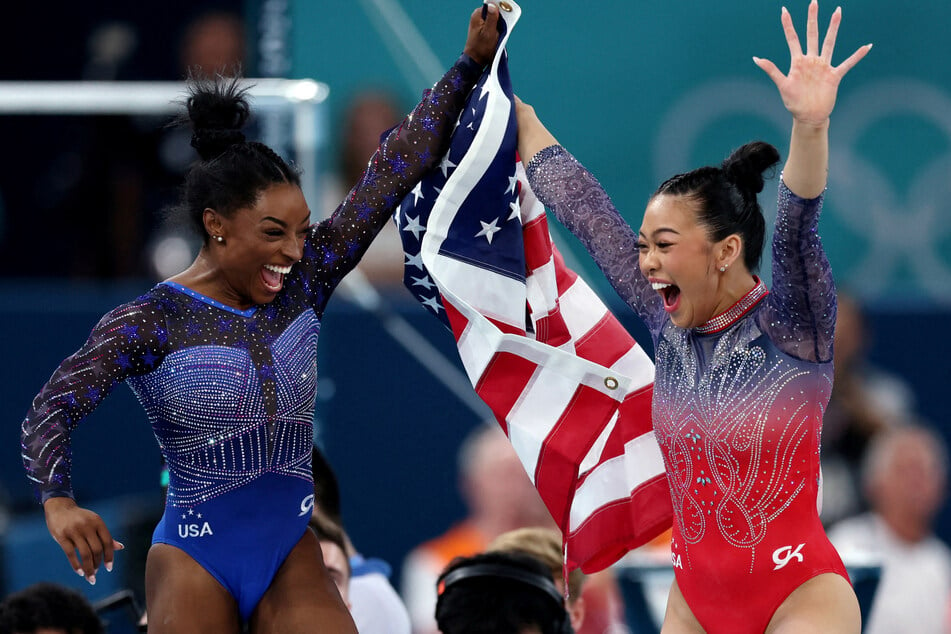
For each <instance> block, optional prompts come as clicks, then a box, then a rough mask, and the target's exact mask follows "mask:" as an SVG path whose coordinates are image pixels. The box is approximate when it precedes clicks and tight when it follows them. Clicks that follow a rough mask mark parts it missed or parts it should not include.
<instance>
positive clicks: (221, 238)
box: [215, 236, 723, 271]
mask: <svg viewBox="0 0 951 634" xmlns="http://www.w3.org/2000/svg"><path fill="white" fill-rule="evenodd" d="M215 240H217V241H218V244H222V243H223V242H224V241H225V239H224V238H223V237H222V236H215ZM720 270H721V271H722V270H723V269H720Z"/></svg>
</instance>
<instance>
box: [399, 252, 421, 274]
mask: <svg viewBox="0 0 951 634" xmlns="http://www.w3.org/2000/svg"><path fill="white" fill-rule="evenodd" d="M403 255H405V256H406V262H405V263H404V264H403V266H415V267H416V268H418V269H419V270H420V271H425V270H426V269H424V268H423V258H422V256H421V255H420V254H419V253H417V254H416V255H410V254H409V253H403Z"/></svg>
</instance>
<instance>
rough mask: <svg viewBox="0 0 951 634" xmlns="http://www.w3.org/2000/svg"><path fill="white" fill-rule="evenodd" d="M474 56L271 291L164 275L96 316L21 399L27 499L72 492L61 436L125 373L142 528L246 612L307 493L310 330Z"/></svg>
mask: <svg viewBox="0 0 951 634" xmlns="http://www.w3.org/2000/svg"><path fill="white" fill-rule="evenodd" d="M480 74H481V68H480V67H479V66H478V65H477V64H476V63H475V62H473V61H472V60H471V59H469V58H468V57H467V56H465V55H463V56H462V57H460V58H459V60H458V61H457V62H456V64H455V65H454V66H453V67H452V68H451V69H450V70H449V71H448V72H447V74H446V75H445V76H444V77H443V78H442V79H441V80H440V81H439V82H437V83H436V85H435V86H434V87H433V88H432V89H431V90H428V91H426V93H425V94H424V96H423V99H422V101H421V102H420V104H419V105H418V106H417V108H416V109H415V110H414V112H413V113H412V114H411V115H410V116H409V117H407V119H405V120H404V121H403V123H402V124H401V125H400V126H399V127H398V128H395V129H394V130H393V131H392V132H390V134H389V135H388V136H387V138H386V139H385V140H384V141H383V143H382V144H381V146H380V148H379V149H378V150H377V152H376V154H374V156H373V157H372V158H371V160H370V162H369V164H368V166H367V170H366V171H365V172H364V174H363V176H362V178H361V180H360V182H359V183H358V184H357V185H356V186H355V187H354V188H353V190H351V192H350V193H349V195H348V196H347V198H346V199H345V200H344V201H343V203H341V205H340V206H339V207H338V208H337V210H336V211H335V212H334V214H333V215H332V216H331V217H330V218H328V219H327V220H325V221H323V222H321V223H319V224H316V225H314V226H312V227H311V228H310V230H309V234H308V236H307V238H306V241H305V245H304V257H303V259H302V260H301V261H300V262H299V263H297V264H295V265H294V267H293V269H292V271H291V272H290V273H289V274H287V275H286V276H285V278H284V285H283V288H282V290H281V291H280V293H279V294H278V295H277V297H276V298H275V299H274V301H272V302H271V303H269V304H267V305H263V306H254V307H252V308H250V309H248V310H238V309H235V308H231V307H229V306H225V305H222V304H220V303H218V302H216V301H215V300H213V299H211V298H208V297H205V296H203V295H200V294H198V293H196V292H194V291H192V290H190V289H188V288H185V287H183V286H180V285H178V284H175V283H172V282H165V283H161V284H158V285H157V286H155V287H154V288H152V289H151V290H149V291H148V292H147V293H145V294H144V295H143V296H141V297H139V298H137V299H135V300H134V301H132V302H129V303H128V304H124V305H122V306H120V307H118V308H116V309H114V310H112V311H111V312H109V313H108V314H107V315H105V316H104V317H103V318H102V320H101V321H100V322H99V323H98V324H97V325H96V327H95V328H94V329H93V331H92V333H91V335H90V336H89V339H88V340H87V341H86V343H85V345H83V347H82V348H81V349H80V350H79V351H78V352H76V353H75V354H73V355H72V356H70V357H69V358H68V359H66V360H65V361H63V362H62V364H61V365H60V366H59V368H57V370H56V371H55V372H54V373H53V375H52V377H51V378H50V380H49V381H48V382H47V384H46V385H45V386H44V387H43V389H42V390H41V391H40V393H39V394H38V395H37V396H36V398H35V399H34V401H33V407H32V409H31V410H30V411H29V413H28V414H27V417H26V419H25V420H24V422H23V426H22V451H23V459H24V464H25V466H26V469H27V472H28V475H29V478H30V479H31V480H32V481H33V483H34V484H35V486H36V488H37V490H38V494H39V497H40V499H41V500H42V501H46V500H47V499H49V498H50V497H58V496H68V497H72V488H71V485H70V461H71V451H70V434H71V433H72V431H73V429H74V428H75V427H76V426H77V425H78V424H79V423H80V422H81V421H82V420H83V419H84V418H85V417H86V416H88V415H89V413H90V412H92V411H93V410H94V409H95V408H96V407H97V406H98V405H99V403H101V402H102V400H103V399H104V398H105V397H106V396H107V395H108V394H109V392H110V391H111V390H112V389H113V388H115V386H116V385H118V384H119V383H122V382H126V383H128V384H129V386H130V387H131V388H132V390H133V391H134V392H135V394H136V396H137V397H138V398H139V401H140V402H141V404H142V406H143V408H144V409H145V411H146V413H147V415H148V418H149V421H150V422H151V424H152V429H153V431H154V433H155V437H156V439H157V440H158V443H159V447H160V448H161V451H162V454H163V456H164V457H165V460H166V461H167V463H168V468H169V487H168V495H167V501H166V507H165V513H164V515H163V517H162V520H161V522H160V523H159V525H158V526H157V527H156V530H155V533H154V536H153V542H154V543H166V544H172V545H174V546H176V547H178V548H180V549H182V550H183V551H185V552H186V553H188V554H189V555H190V556H191V557H193V558H194V559H195V560H196V561H197V562H198V563H200V564H201V565H202V566H203V567H204V568H205V569H206V570H208V572H209V573H211V574H212V575H213V576H214V577H215V578H216V579H217V580H218V581H219V582H221V584H222V585H223V586H224V587H225V588H227V589H228V591H229V592H231V594H232V595H233V596H234V598H235V600H236V601H237V603H238V607H239V610H240V613H241V616H242V618H243V619H247V618H248V617H249V616H250V615H251V613H252V612H253V610H254V608H255V606H256V605H257V603H258V601H259V600H260V598H261V596H262V595H263V594H264V592H265V591H266V590H267V588H268V586H269V585H270V583H271V580H272V579H273V577H274V575H275V574H276V572H277V570H278V568H279V567H280V565H281V563H282V562H283V561H284V559H285V558H286V557H287V555H288V553H290V551H291V549H292V548H293V547H294V546H295V545H296V544H297V542H298V541H299V540H300V538H301V536H302V535H303V534H304V531H305V530H306V526H307V521H308V519H309V517H310V512H311V507H312V505H313V493H314V489H313V481H312V476H311V450H312V443H313V440H312V439H313V430H312V420H313V412H314V400H315V394H316V386H317V374H316V373H317V337H318V334H319V332H320V320H321V317H322V315H323V312H324V308H325V306H326V304H327V300H328V299H329V298H330V296H331V293H332V292H333V290H334V289H335V288H336V286H337V284H338V283H339V282H340V280H341V279H342V278H343V276H344V275H345V274H346V273H347V272H349V271H350V270H351V269H352V268H353V267H354V266H356V264H357V262H358V261H359V260H360V258H361V256H362V255H363V253H364V252H365V251H366V249H367V248H368V247H369V245H370V242H371V241H372V239H373V238H374V237H375V236H376V234H377V233H378V232H379V231H380V229H381V228H382V227H383V225H384V224H385V223H386V221H387V219H388V218H389V217H390V214H391V213H392V210H393V208H394V207H395V205H396V204H397V203H398V202H399V201H400V200H402V198H403V197H404V196H406V195H407V194H408V193H409V191H410V189H411V188H412V187H413V185H414V184H415V183H416V182H417V181H418V180H419V179H420V178H421V177H422V175H423V173H424V172H425V171H426V170H427V169H429V168H430V167H431V166H432V165H433V163H434V162H435V160H436V158H437V157H439V156H441V155H442V153H443V151H444V145H445V143H446V142H448V138H449V133H450V131H451V130H452V126H453V124H454V123H455V121H456V119H457V118H458V115H459V113H460V111H461V109H462V107H463V106H464V104H465V99H466V97H467V94H468V92H469V90H470V89H471V88H472V86H473V85H474V84H475V81H476V80H477V79H478V77H479V75H480Z"/></svg>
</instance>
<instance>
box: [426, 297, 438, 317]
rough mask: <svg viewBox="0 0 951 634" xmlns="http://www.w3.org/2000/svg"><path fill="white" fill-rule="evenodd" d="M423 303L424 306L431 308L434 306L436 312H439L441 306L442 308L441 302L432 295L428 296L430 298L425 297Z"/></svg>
mask: <svg viewBox="0 0 951 634" xmlns="http://www.w3.org/2000/svg"><path fill="white" fill-rule="evenodd" d="M422 304H423V306H429V307H430V308H432V309H433V312H434V313H438V312H439V308H440V306H439V302H438V301H437V300H436V298H435V297H430V298H428V299H424V300H423V301H422Z"/></svg>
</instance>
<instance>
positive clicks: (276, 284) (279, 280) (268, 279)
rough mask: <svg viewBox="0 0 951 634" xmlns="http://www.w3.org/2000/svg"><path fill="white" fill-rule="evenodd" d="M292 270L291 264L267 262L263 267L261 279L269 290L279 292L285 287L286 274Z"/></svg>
mask: <svg viewBox="0 0 951 634" xmlns="http://www.w3.org/2000/svg"><path fill="white" fill-rule="evenodd" d="M290 272H291V267H289V266H275V265H274V264H265V265H264V266H263V267H262V268H261V280H262V281H263V282H264V286H265V287H266V288H267V289H268V290H269V291H271V292H272V293H277V292H279V291H280V290H281V289H282V288H283V287H284V276H285V275H287V274H288V273H290Z"/></svg>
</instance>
